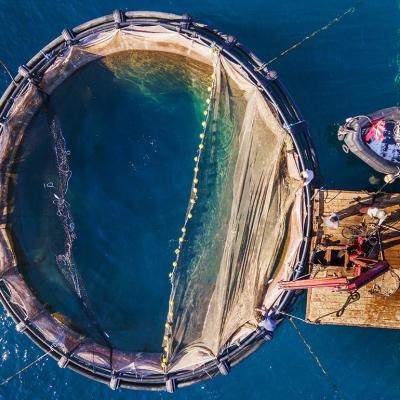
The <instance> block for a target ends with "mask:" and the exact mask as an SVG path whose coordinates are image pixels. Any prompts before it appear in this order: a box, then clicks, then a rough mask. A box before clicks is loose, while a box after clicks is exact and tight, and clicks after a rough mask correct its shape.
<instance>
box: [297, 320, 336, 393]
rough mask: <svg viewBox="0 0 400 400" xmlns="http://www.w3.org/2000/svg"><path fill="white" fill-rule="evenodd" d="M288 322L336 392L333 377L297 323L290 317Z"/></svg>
mask: <svg viewBox="0 0 400 400" xmlns="http://www.w3.org/2000/svg"><path fill="white" fill-rule="evenodd" d="M289 321H290V323H291V324H292V326H293V328H294V330H295V331H296V333H297V334H298V336H299V338H300V339H301V340H302V342H303V344H304V346H305V347H306V349H307V350H308V352H309V353H310V354H311V356H312V357H313V358H314V360H315V362H316V363H317V365H318V367H319V369H320V370H321V372H322V374H323V375H325V377H326V378H327V380H328V382H329V384H330V385H331V386H332V388H333V390H334V391H335V392H336V393H339V389H338V387H337V385H336V384H335V382H334V381H333V379H332V378H331V377H330V375H329V374H328V371H327V370H326V369H325V368H324V366H323V365H322V363H321V360H320V359H319V358H318V356H317V355H316V354H315V352H314V351H313V349H312V348H311V345H310V344H309V343H308V342H307V340H306V339H305V337H304V336H303V334H302V333H301V332H300V329H299V328H298V327H297V325H296V324H295V322H294V321H293V319H292V317H290V318H289Z"/></svg>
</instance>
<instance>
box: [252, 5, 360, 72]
mask: <svg viewBox="0 0 400 400" xmlns="http://www.w3.org/2000/svg"><path fill="white" fill-rule="evenodd" d="M364 1H365V0H361V1H358V2H357V3H355V4H354V5H353V6H351V7H350V8H348V9H347V10H346V11H345V12H344V13H343V14H340V15H338V16H337V17H335V18H333V19H332V20H330V21H329V22H328V23H327V24H326V25H324V26H322V27H321V28H319V29H317V30H316V31H314V32H312V33H310V34H308V35H307V36H305V37H304V38H303V39H301V40H300V41H299V42H297V43H295V44H294V45H292V46H290V47H289V48H288V49H286V50H285V51H282V53H280V54H278V55H277V56H275V57H274V58H271V60H269V61H268V62H266V63H264V64H262V65H260V66H259V67H257V68H255V69H254V70H255V71H262V70H263V69H264V68H266V67H268V65H270V64H271V63H273V62H274V61H276V60H278V59H280V58H281V57H284V56H286V55H287V54H288V53H290V52H291V51H292V50H294V49H297V48H298V47H300V46H301V45H302V44H303V43H304V42H306V41H307V40H309V39H311V38H313V37H315V36H317V35H319V34H320V33H322V32H323V31H326V30H328V29H329V28H330V27H331V26H333V25H335V24H337V23H338V22H340V21H341V20H342V18H344V17H345V16H346V15H347V14H352V13H354V12H355V11H356V9H357V8H358V7H359V6H360V5H361V3H363V2H364Z"/></svg>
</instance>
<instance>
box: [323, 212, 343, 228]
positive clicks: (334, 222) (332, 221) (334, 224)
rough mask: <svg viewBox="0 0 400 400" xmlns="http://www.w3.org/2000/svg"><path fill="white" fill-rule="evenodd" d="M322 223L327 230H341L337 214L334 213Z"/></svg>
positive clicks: (324, 218)
mask: <svg viewBox="0 0 400 400" xmlns="http://www.w3.org/2000/svg"><path fill="white" fill-rule="evenodd" d="M322 221H323V224H324V225H325V226H326V227H327V228H331V229H338V228H339V216H338V215H337V214H336V213H332V214H331V215H330V216H329V217H322Z"/></svg>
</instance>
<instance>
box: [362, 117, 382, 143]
mask: <svg viewBox="0 0 400 400" xmlns="http://www.w3.org/2000/svg"><path fill="white" fill-rule="evenodd" d="M385 127H386V123H385V121H384V120H383V119H378V120H377V121H375V122H373V123H372V125H371V126H370V127H369V128H368V129H367V132H366V133H365V136H364V140H365V141H366V142H367V143H371V142H372V141H374V140H375V141H377V142H383V139H384V138H385V136H384V134H385Z"/></svg>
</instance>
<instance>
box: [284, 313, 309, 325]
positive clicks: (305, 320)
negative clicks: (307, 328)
mask: <svg viewBox="0 0 400 400" xmlns="http://www.w3.org/2000/svg"><path fill="white" fill-rule="evenodd" d="M278 313H279V314H282V315H286V316H287V317H289V319H291V318H293V319H297V320H299V321H301V322H304V323H306V324H308V323H310V322H311V321H310V320H309V319H303V318H300V317H296V316H295V315H292V314H288V313H286V312H284V311H278Z"/></svg>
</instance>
